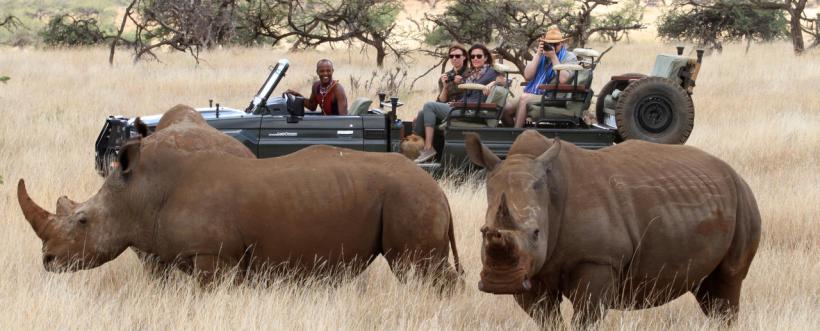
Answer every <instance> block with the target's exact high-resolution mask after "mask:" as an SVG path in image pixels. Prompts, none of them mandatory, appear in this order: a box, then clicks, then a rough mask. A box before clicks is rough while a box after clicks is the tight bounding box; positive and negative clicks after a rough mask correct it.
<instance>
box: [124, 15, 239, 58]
mask: <svg viewBox="0 0 820 331" xmlns="http://www.w3.org/2000/svg"><path fill="white" fill-rule="evenodd" d="M236 2H237V1H236V0H132V2H131V3H130V4H129V6H128V7H127V8H126V11H125V14H124V15H123V20H122V24H121V25H120V28H119V30H118V32H117V38H116V39H115V41H114V42H112V45H111V53H110V55H109V62H113V58H114V56H113V54H114V49H115V47H116V44H117V42H118V41H119V39H120V37H121V36H122V33H123V30H124V29H125V26H126V23H127V22H131V24H133V25H134V26H135V32H134V41H133V48H134V61H139V60H140V59H142V58H143V57H144V56H151V57H152V58H154V59H158V58H157V56H156V55H155V54H154V50H156V49H158V48H160V47H163V46H167V47H171V48H173V49H175V50H178V51H182V52H189V53H191V55H192V56H193V57H194V58H195V59H196V60H197V62H198V61H199V52H200V50H201V49H202V48H211V47H214V46H216V45H221V44H223V43H227V42H229V41H230V40H231V39H232V38H233V36H234V20H233V18H234V11H235V9H236Z"/></svg>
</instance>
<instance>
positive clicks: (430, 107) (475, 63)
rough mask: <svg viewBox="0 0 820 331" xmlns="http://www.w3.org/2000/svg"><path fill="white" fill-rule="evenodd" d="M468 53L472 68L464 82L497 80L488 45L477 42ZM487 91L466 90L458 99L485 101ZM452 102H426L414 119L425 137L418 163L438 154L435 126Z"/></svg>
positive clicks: (479, 82)
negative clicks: (435, 146)
mask: <svg viewBox="0 0 820 331" xmlns="http://www.w3.org/2000/svg"><path fill="white" fill-rule="evenodd" d="M451 52H452V51H451ZM467 54H469V55H470V70H469V71H467V72H465V77H464V83H475V84H482V85H488V84H490V83H492V82H493V81H495V79H496V76H498V73H497V72H496V71H495V70H494V69H493V57H492V55H490V50H489V49H487V47H486V46H484V45H482V44H475V45H473V46H472V47H470V50H469V51H468V52H467ZM486 93H488V90H485V91H484V93H482V92H481V91H475V90H470V91H466V92H464V94H463V96H462V97H461V99H459V100H457V101H458V102H466V103H478V102H483V101H484V99H486V97H487V96H486ZM452 103H453V101H448V102H447V103H444V102H434V101H430V102H427V103H425V104H424V107H422V109H421V111H419V113H418V115H417V116H416V120H415V121H413V132H414V133H415V134H417V135H419V136H422V137H424V149H422V151H421V154H420V155H419V157H418V158H416V160H415V162H416V163H421V162H427V161H429V160H431V159H432V158H434V157H435V156H436V150H435V149H433V135H434V133H435V127H436V125H438V124H439V123H441V122H442V121H444V119H446V118H447V115H449V113H450V105H451V104H452Z"/></svg>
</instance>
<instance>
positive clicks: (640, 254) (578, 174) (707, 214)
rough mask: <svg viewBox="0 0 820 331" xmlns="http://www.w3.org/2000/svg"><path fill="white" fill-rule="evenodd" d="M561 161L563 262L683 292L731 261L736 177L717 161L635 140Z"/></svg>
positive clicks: (683, 148)
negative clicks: (584, 263) (608, 269)
mask: <svg viewBox="0 0 820 331" xmlns="http://www.w3.org/2000/svg"><path fill="white" fill-rule="evenodd" d="M573 147H574V146H573ZM561 160H562V167H563V173H564V174H565V175H566V178H567V183H568V184H567V186H568V187H567V191H566V194H567V197H568V199H567V205H566V206H565V210H564V212H565V214H564V217H563V220H562V224H561V227H562V229H561V235H560V239H559V240H560V241H561V243H560V244H559V245H560V246H561V248H559V251H563V252H566V255H565V256H564V259H569V260H572V259H591V260H593V261H598V262H602V263H614V264H615V265H617V266H620V267H621V268H622V270H621V271H622V272H624V273H625V274H624V275H622V276H623V277H638V278H652V279H654V280H655V281H660V282H661V283H662V284H666V285H668V286H671V287H673V288H678V289H682V290H684V291H686V290H688V289H689V288H686V287H687V286H690V285H691V282H692V281H693V280H695V281H696V280H699V279H700V278H702V277H704V276H705V275H708V274H709V273H710V272H711V271H712V270H714V269H715V267H716V266H717V265H718V264H719V263H720V262H721V260H722V259H723V258H724V257H725V256H726V254H727V251H728V250H729V248H730V245H731V244H732V240H733V237H734V236H735V227H736V226H737V208H738V191H737V189H736V185H735V182H736V176H737V175H736V174H735V173H734V171H733V170H732V169H731V168H730V167H729V166H728V165H726V164H725V163H723V162H722V161H720V160H718V159H717V158H715V157H712V156H710V155H708V154H707V153H705V152H702V151H700V150H697V149H695V148H691V147H686V146H670V145H658V144H650V143H645V142H639V141H635V142H632V141H630V142H627V143H624V144H621V145H618V146H615V147H611V148H607V149H605V150H602V151H597V152H590V151H584V150H581V149H578V148H570V149H569V151H568V153H566V154H564V155H563V156H562V158H561ZM573 252H586V254H585V255H584V256H580V255H578V256H572V255H573Z"/></svg>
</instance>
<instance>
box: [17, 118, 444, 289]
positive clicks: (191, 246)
mask: <svg viewBox="0 0 820 331" xmlns="http://www.w3.org/2000/svg"><path fill="white" fill-rule="evenodd" d="M216 135H219V136H220V137H225V138H227V139H230V140H233V139H231V138H230V137H227V136H225V135H223V134H221V133H219V132H218V131H216V130H208V129H207V128H203V127H202V126H201V125H199V124H197V123H191V122H190V121H181V122H178V123H173V124H171V125H169V126H167V127H164V128H162V129H160V130H157V131H156V132H155V133H154V134H152V135H150V136H148V137H146V138H143V139H141V140H139V141H136V142H132V143H129V144H127V145H125V146H124V147H123V149H122V151H121V153H120V156H119V160H118V166H117V167H116V168H115V169H114V171H113V172H112V174H111V175H110V176H108V177H107V178H106V180H105V182H104V184H103V187H102V188H101V189H100V191H99V192H98V193H97V194H95V195H94V196H92V197H91V198H90V199H89V200H88V201H86V202H83V203H76V202H73V201H70V200H68V199H67V198H65V197H61V198H60V200H58V204H57V205H58V208H57V213H56V214H51V213H49V212H48V211H46V210H44V209H43V208H41V207H39V206H38V205H37V204H36V203H34V201H32V200H31V199H30V198H29V196H28V193H27V191H26V188H25V183H24V182H23V180H20V183H18V199H19V203H20V205H21V208H22V209H23V212H24V215H25V216H26V219H27V220H28V221H29V222H30V223H31V225H32V228H33V229H34V230H35V233H36V234H37V235H38V236H39V237H40V238H41V239H42V240H43V241H44V246H43V263H44V266H45V268H46V269H47V270H50V271H71V270H78V269H87V268H93V267H96V266H99V265H101V264H103V263H105V262H107V261H109V260H111V259H113V258H115V257H116V256H118V255H119V254H120V253H122V251H124V250H125V249H126V248H127V247H133V248H135V249H137V250H139V251H141V252H145V253H147V254H151V255H153V256H156V257H157V258H158V259H159V261H160V262H161V263H170V262H173V263H174V264H175V265H177V266H179V267H181V268H182V269H183V270H186V271H190V272H196V273H197V274H198V275H199V276H200V277H201V278H200V279H201V280H202V281H203V282H204V283H209V282H211V281H212V280H213V279H214V277H216V276H217V273H218V272H219V271H221V270H226V269H228V268H229V267H234V266H238V267H239V270H240V271H246V272H251V273H256V272H259V271H265V270H267V268H268V267H270V266H283V267H285V268H288V269H290V270H298V271H305V272H313V271H316V270H318V269H321V268H324V267H327V266H331V267H334V266H339V265H344V266H349V267H352V269H353V270H354V271H359V270H362V269H363V268H364V267H365V266H367V264H369V263H370V261H372V259H373V258H375V257H376V256H378V255H379V254H381V255H383V256H384V257H385V258H386V259H387V261H388V263H389V264H390V267H391V269H393V270H394V271H395V272H404V271H406V270H407V269H408V268H407V267H410V266H413V267H416V271H417V272H421V273H423V274H426V273H429V275H437V276H440V275H444V276H445V277H442V279H443V280H444V281H442V283H447V284H448V285H451V284H452V283H453V281H455V280H456V279H457V278H458V275H457V273H456V272H454V271H452V270H451V268H450V267H449V263H448V262H447V257H448V253H449V248H450V246H452V248H453V257H454V261H455V264H456V270H457V271H459V272H460V268H459V263H458V255H457V251H456V247H455V239H454V231H453V224H452V219H451V215H450V210H449V205H448V203H447V199H446V196H445V195H444V193H443V191H442V190H441V189H440V188H439V186H438V184H437V183H436V182H435V181H434V180H433V179H432V177H430V176H429V175H428V174H427V173H426V172H425V171H424V170H421V169H420V168H418V167H416V166H415V165H414V164H413V163H412V162H411V161H409V160H407V159H406V158H404V157H403V156H401V155H399V154H394V153H391V154H386V153H366V152H358V151H353V150H348V149H342V148H335V147H328V146H313V147H309V148H306V149H303V150H301V151H299V152H296V153H293V154H290V155H287V156H283V157H277V158H269V159H253V158H246V157H237V156H236V155H234V153H233V152H230V151H229V152H225V150H217V151H214V150H211V149H208V148H207V146H208V145H203V144H200V142H201V140H198V139H204V140H205V141H209V142H211V143H214V142H219V141H222V139H221V138H220V137H217V136H216ZM224 141H226V142H227V141H228V140H224ZM233 141H235V140H233ZM243 147H244V146H243ZM227 150H230V148H227ZM240 154H241V153H240ZM251 155H252V154H251ZM400 276H401V275H400Z"/></svg>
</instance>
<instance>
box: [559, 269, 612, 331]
mask: <svg viewBox="0 0 820 331" xmlns="http://www.w3.org/2000/svg"><path fill="white" fill-rule="evenodd" d="M614 274H615V273H614V269H613V267H612V266H611V265H609V264H597V263H580V264H578V265H577V266H576V267H575V268H574V269H573V270H572V272H571V273H570V279H569V284H570V287H569V289H568V290H569V291H568V293H569V296H568V297H569V299H570V301H572V308H573V309H574V310H575V315H574V316H573V322H574V323H577V324H579V325H581V326H582V327H584V328H586V327H587V326H590V325H592V324H594V323H596V322H598V321H599V320H601V319H602V318H603V317H604V315H605V314H606V309H607V306H608V303H610V298H611V295H612V294H613V293H614V292H613V285H615V277H614Z"/></svg>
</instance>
